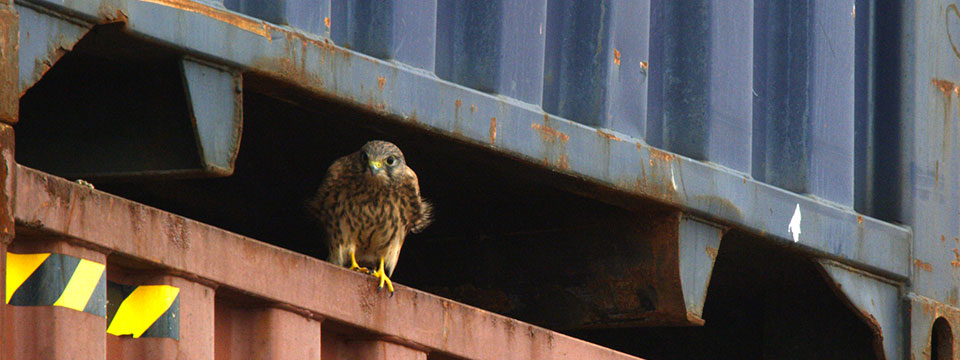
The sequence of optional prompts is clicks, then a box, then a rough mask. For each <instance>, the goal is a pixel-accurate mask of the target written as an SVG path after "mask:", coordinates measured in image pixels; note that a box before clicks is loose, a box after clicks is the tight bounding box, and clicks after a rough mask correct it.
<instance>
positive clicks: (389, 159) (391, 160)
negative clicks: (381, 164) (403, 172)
mask: <svg viewBox="0 0 960 360" xmlns="http://www.w3.org/2000/svg"><path fill="white" fill-rule="evenodd" d="M396 164H397V157H396V156H388V157H387V166H394V165H396Z"/></svg>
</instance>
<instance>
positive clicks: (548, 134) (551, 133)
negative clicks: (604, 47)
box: [530, 123, 570, 143]
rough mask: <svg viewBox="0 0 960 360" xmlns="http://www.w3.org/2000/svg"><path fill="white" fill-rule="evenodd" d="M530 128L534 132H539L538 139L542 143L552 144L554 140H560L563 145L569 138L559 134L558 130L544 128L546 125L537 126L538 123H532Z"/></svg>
mask: <svg viewBox="0 0 960 360" xmlns="http://www.w3.org/2000/svg"><path fill="white" fill-rule="evenodd" d="M530 128H532V129H534V130H536V131H539V132H540V137H541V138H542V139H543V140H544V141H549V142H553V141H556V140H560V142H564V143H565V142H567V140H570V136H569V135H567V134H564V133H562V132H560V131H559V130H556V129H554V128H552V127H549V126H546V125H541V124H538V123H532V124H530Z"/></svg>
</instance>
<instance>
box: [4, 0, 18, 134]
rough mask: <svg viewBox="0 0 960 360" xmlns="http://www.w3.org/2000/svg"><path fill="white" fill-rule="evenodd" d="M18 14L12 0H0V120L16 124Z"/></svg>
mask: <svg viewBox="0 0 960 360" xmlns="http://www.w3.org/2000/svg"><path fill="white" fill-rule="evenodd" d="M19 30H20V25H19V16H18V15H17V11H16V9H14V8H13V0H5V1H0V121H2V122H4V123H7V124H16V123H17V115H18V114H19V111H20V110H19V105H20V96H19V94H20V92H19V91H16V90H17V83H18V81H19V77H20V76H19V70H18V57H19V47H20V36H19V35H20V34H19Z"/></svg>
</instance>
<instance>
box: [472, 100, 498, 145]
mask: <svg viewBox="0 0 960 360" xmlns="http://www.w3.org/2000/svg"><path fill="white" fill-rule="evenodd" d="M470 107H471V108H472V107H473V105H470ZM496 142H497V118H495V117H492V118H490V146H493V144H494V143H496Z"/></svg>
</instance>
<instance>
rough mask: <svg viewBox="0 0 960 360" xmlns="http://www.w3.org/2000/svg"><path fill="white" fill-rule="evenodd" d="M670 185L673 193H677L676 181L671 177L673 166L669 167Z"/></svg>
mask: <svg viewBox="0 0 960 360" xmlns="http://www.w3.org/2000/svg"><path fill="white" fill-rule="evenodd" d="M670 185H671V186H673V191H677V179H676V178H675V177H674V176H673V166H671V167H670Z"/></svg>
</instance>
